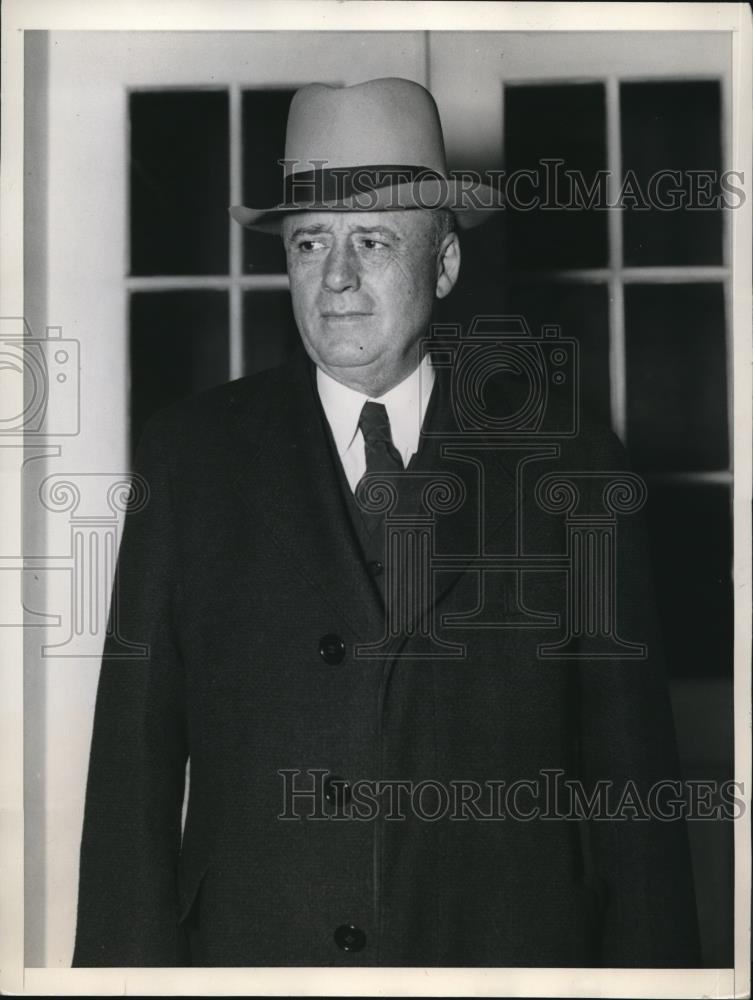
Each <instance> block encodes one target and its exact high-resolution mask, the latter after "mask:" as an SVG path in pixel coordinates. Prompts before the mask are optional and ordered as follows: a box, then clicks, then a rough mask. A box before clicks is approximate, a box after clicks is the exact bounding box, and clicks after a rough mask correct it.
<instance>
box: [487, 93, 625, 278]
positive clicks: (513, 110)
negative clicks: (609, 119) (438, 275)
mask: <svg viewBox="0 0 753 1000" xmlns="http://www.w3.org/2000/svg"><path fill="white" fill-rule="evenodd" d="M605 123H606V116H605V108H604V87H603V85H602V84H591V83H589V84H566V85H555V86H552V85H547V86H512V87H507V88H506V89H505V138H504V143H505V147H504V149H505V170H506V173H507V191H508V202H511V200H512V202H514V205H513V204H510V205H508V208H507V210H506V211H505V216H506V219H507V225H508V239H509V254H510V265H511V266H512V267H513V268H546V267H566V268H573V267H576V268H577V267H603V266H605V265H606V262H607V217H606V212H605V211H603V209H602V210H599V209H595V208H591V209H588V208H570V209H567V208H561V209H558V208H556V207H554V206H556V205H557V204H558V203H559V204H568V203H569V202H570V194H571V187H572V186H574V185H575V184H576V183H577V184H579V185H583V186H584V187H585V188H586V189H588V188H591V187H592V186H593V185H594V184H598V178H597V172H598V171H606V166H607V147H606V132H605V128H606V124H605ZM553 160H562V161H564V162H563V163H561V164H560V165H557V166H555V165H554V164H553V163H549V164H547V163H545V162H544V161H553ZM520 170H532V171H535V172H536V174H537V178H538V182H537V183H536V184H535V185H534V182H533V181H531V180H528V179H526V178H525V176H524V175H520V179H519V181H517V182H516V184H515V185H513V184H512V181H511V180H510V178H511V175H513V174H516V173H517V171H520ZM565 171H568V172H569V176H566V175H565ZM555 178H556V179H555ZM571 178H574V180H572V179H571ZM605 179H606V175H604V176H603V180H605ZM534 196H537V197H538V198H539V199H540V204H541V205H542V206H550V207H536V208H533V209H531V210H530V211H523V210H521V208H520V207H517V208H516V207H515V205H517V206H522V205H524V204H525V203H526V202H529V201H530V200H531V199H532V198H533V197H534ZM577 203H578V204H587V203H588V199H587V198H581V200H580V202H577Z"/></svg>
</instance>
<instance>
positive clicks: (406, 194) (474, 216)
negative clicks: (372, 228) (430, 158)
mask: <svg viewBox="0 0 753 1000" xmlns="http://www.w3.org/2000/svg"><path fill="white" fill-rule="evenodd" d="M417 208H423V209H443V208H446V209H449V210H450V211H452V212H453V214H454V215H455V218H456V219H457V223H458V225H459V226H460V228H461V229H472V228H473V227H475V226H480V225H481V224H482V223H483V222H486V220H487V219H488V218H489V217H490V216H491V213H492V212H495V211H499V210H500V209H501V208H502V205H501V204H500V198H499V192H498V191H496V190H495V189H494V188H492V187H490V186H489V185H487V184H474V185H473V186H472V187H469V186H468V185H463V184H462V183H460V182H458V181H457V180H455V179H454V178H441V179H438V180H437V179H434V178H431V179H427V180H423V181H416V182H408V183H404V184H393V185H390V186H389V187H384V188H376V189H373V190H370V191H368V192H364V193H362V194H359V195H355V196H353V197H350V198H343V199H340V200H337V201H320V202H311V203H308V204H302V203H300V204H299V203H295V204H294V203H290V204H282V205H275V206H274V207H272V208H248V207H246V206H245V205H231V206H230V210H229V211H230V215H231V216H232V217H233V219H235V221H236V222H238V223H240V225H242V226H244V227H245V228H246V229H253V230H256V231H258V232H264V233H276V234H279V232H280V227H281V225H282V220H283V218H284V217H285V216H286V215H291V214H293V213H297V212H391V211H402V210H405V209H417Z"/></svg>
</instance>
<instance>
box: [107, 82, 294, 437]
mask: <svg viewBox="0 0 753 1000" xmlns="http://www.w3.org/2000/svg"><path fill="white" fill-rule="evenodd" d="M293 93H294V90H293V89H288V88H275V89H266V90H265V89H242V88H240V87H237V86H236V87H232V88H220V89H214V90H212V89H206V88H202V89H195V90H194V89H180V90H168V89H154V90H138V91H133V92H132V93H131V94H130V97H129V114H130V172H129V186H130V198H131V212H130V236H131V238H130V276H129V278H128V279H127V282H126V284H127V288H128V291H129V354H130V370H131V391H130V416H131V421H130V432H131V448H132V449H133V448H134V447H135V445H136V444H137V442H138V440H139V437H140V435H141V431H142V430H143V426H144V423H145V421H146V420H147V419H148V418H149V416H150V415H151V414H152V413H154V412H155V411H156V410H158V409H160V408H162V407H164V406H166V405H168V404H169V403H171V402H173V401H175V400H177V399H180V398H182V397H185V396H189V395H192V394H193V393H196V392H200V391H201V390H203V389H208V388H211V387H212V386H214V385H218V384H220V383H222V382H226V381H228V379H231V378H238V377H239V376H241V375H246V374H250V373H252V372H255V371H260V370H263V369H264V368H270V367H272V366H273V365H275V364H278V363H279V362H280V361H282V360H283V359H284V357H285V355H286V353H287V352H288V351H289V350H290V349H291V348H292V346H293V344H294V343H295V340H296V337H297V334H296V330H295V324H294V322H293V318H292V312H291V309H290V299H289V294H288V292H287V276H286V274H285V256H284V252H283V249H282V245H281V243H280V241H279V240H278V239H277V238H275V237H273V236H269V235H267V234H263V233H255V232H252V231H250V230H246V229H241V228H240V227H239V226H238V225H237V224H236V223H233V222H232V221H231V219H230V217H229V215H228V211H227V209H228V205H230V204H231V203H237V202H243V203H244V204H260V205H265V204H272V203H274V202H276V201H278V200H279V199H280V196H281V191H282V168H281V167H280V166H279V165H278V164H277V160H278V159H279V158H281V157H282V156H283V155H284V148H285V123H286V120H287V112H288V106H289V104H290V99H291V97H292V95H293Z"/></svg>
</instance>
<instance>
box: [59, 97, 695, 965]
mask: <svg viewBox="0 0 753 1000" xmlns="http://www.w3.org/2000/svg"><path fill="white" fill-rule="evenodd" d="M286 161H287V162H286V196H285V200H284V201H283V202H282V203H281V204H279V205H277V206H275V207H273V208H271V209H250V208H241V207H235V208H233V209H232V212H233V215H234V216H235V218H236V219H237V220H238V221H240V222H241V223H242V224H244V225H251V226H256V227H258V228H262V229H268V230H271V231H274V232H278V233H280V235H281V237H282V239H283V241H284V245H285V249H286V253H287V261H288V272H289V275H290V288H291V294H292V301H293V309H294V313H295V318H296V322H297V324H298V328H299V330H300V334H301V340H302V344H303V348H304V349H305V350H301V351H299V352H298V353H297V354H296V355H295V356H294V357H293V358H292V359H291V360H290V361H289V362H288V363H286V364H285V365H284V366H282V367H280V368H278V369H275V370H272V371H268V372H264V373H262V374H260V375H254V376H251V377H248V378H244V379H240V380H238V381H236V382H233V383H230V384H229V385H225V386H222V387H220V388H218V389H215V390H213V391H211V392H209V393H205V394H203V395H202V396H200V397H197V398H195V399H193V400H190V401H188V402H184V403H181V404H178V405H176V406H174V407H171V408H170V409H168V410H166V411H164V412H163V413H161V414H159V415H157V416H156V417H155V418H153V420H152V421H151V423H150V425H149V426H148V428H147V430H146V432H145V433H144V435H143V439H142V441H141V444H140V447H139V451H138V457H137V461H136V472H137V473H138V474H139V475H140V476H141V477H143V480H144V481H145V483H146V485H147V487H148V500H147V502H146V503H145V504H143V506H142V507H141V509H136V507H134V509H133V510H132V511H130V512H129V514H128V516H127V520H126V525H125V530H124V535H123V541H122V546H121V552H120V558H119V565H118V573H117V582H116V587H115V589H114V592H113V621H115V620H117V625H118V629H119V631H120V633H121V634H122V635H124V636H127V638H128V639H129V640H131V641H132V642H134V641H135V642H141V643H143V644H144V648H145V655H144V656H143V657H142V658H141V659H136V660H119V659H118V658H117V656H116V653H117V646H116V644H115V643H114V642H113V641H112V640H111V639H110V638H108V640H107V644H106V646H105V654H104V658H103V666H102V672H101V677H100V684H99V690H98V696H97V705H96V715H95V723H94V734H93V741H92V752H91V763H90V772H89V781H88V788H87V801H86V812H85V818H84V829H83V837H82V847H81V875H80V894H79V907H78V928H77V938H76V949H75V955H74V964H76V965H112V966H123V965H143V966H147V965H158V966H159V965H162V966H169V965H191V964H193V965H216V966H230V965H249V966H251V965H260V966H275V965H300V966H313V965H338V966H348V965H384V966H401V965H414V966H415V965H426V966H432V965H434V966H436V965H447V966H527V965H528V966H530V965H536V966H589V965H608V966H644V965H647V966H672V965H680V966H682V965H693V964H697V961H698V942H697V928H696V918H695V903H694V897H693V888H692V881H691V876H690V869H689V860H688V850H687V842H686V836H685V830H684V827H683V824H682V820H681V819H678V818H677V816H676V815H674V814H673V815H671V816H669V815H667V802H666V796H665V798H664V799H663V800H662V809H663V812H662V816H661V817H660V818H657V817H656V816H652V815H648V814H646V815H642V813H641V810H643V809H644V803H643V798H642V797H643V796H645V795H646V793H647V792H648V791H649V790H650V789H652V788H655V786H656V784H657V782H668V781H670V780H671V779H674V778H676V774H677V760H676V753H675V748H674V742H673V731H672V720H671V712H670V707H669V701H668V696H667V688H666V682H665V679H664V677H663V673H662V666H661V662H660V658H659V651H658V645H657V643H658V637H657V634H656V627H655V623H654V620H653V616H652V614H651V610H650V605H651V602H650V597H649V596H648V594H647V570H646V553H645V548H644V542H643V537H642V535H641V532H640V527H639V522H638V521H637V519H636V517H635V516H634V515H632V514H628V515H626V516H625V517H617V515H616V514H615V511H616V510H620V509H623V510H626V509H628V508H629V504H627V502H626V501H625V497H624V492H625V490H627V491H628V492H629V490H630V489H632V488H635V489H638V486H636V477H631V476H630V473H629V472H628V471H626V470H625V462H624V456H623V453H622V452H621V450H620V448H619V445H618V444H617V443H616V441H615V439H614V437H613V436H612V435H611V434H610V433H609V432H604V431H600V430H599V429H598V428H595V427H592V426H590V425H588V424H587V423H586V422H585V420H580V421H577V420H576V422H575V424H573V423H572V418H573V413H572V408H571V406H570V404H571V403H572V398H573V397H572V396H571V395H568V392H567V391H564V393H563V394H562V396H561V399H560V398H559V397H558V395H557V392H556V391H555V387H556V385H558V384H560V385H561V384H562V383H567V382H568V379H569V380H570V381H571V380H572V369H571V368H570V367H568V363H569V362H568V358H569V355H568V354H567V351H566V350H565V349H564V347H563V345H562V344H560V342H559V341H557V342H555V343H553V344H549V346H548V347H547V348H546V350H544V348H542V346H541V344H538V345H537V346H536V347H535V349H533V347H531V349H530V350H529V346H530V345H528V344H527V343H526V341H525V338H523V339H522V340H521V336H522V335H521V334H520V330H518V331H517V333H515V329H517V328H515V329H514V330H513V334H514V335H513V336H512V340H511V339H510V337H509V336H508V337H507V340H505V335H504V330H502V332H501V333H500V330H499V329H497V328H496V327H495V329H496V333H494V332H493V335H492V336H487V339H486V340H484V338H483V337H480V338H478V341H474V342H473V344H471V343H470V341H469V340H468V338H467V337H466V338H462V337H460V338H458V337H455V339H454V340H453V337H452V335H449V336H448V337H446V338H445V340H444V341H443V340H442V338H439V339H436V338H434V339H432V338H431V337H429V333H430V320H431V312H432V306H433V303H434V301H435V299H436V298H441V297H443V296H446V295H447V294H448V293H449V292H450V291H451V290H452V288H453V286H454V284H455V282H456V279H457V276H458V270H459V266H460V248H459V240H458V236H457V233H456V231H455V226H456V223H457V224H458V225H459V226H460V227H461V228H464V227H466V226H468V225H473V224H476V223H478V222H480V221H483V218H484V214H485V208H486V207H487V206H488V204H489V196H490V194H491V192H489V191H484V190H480V189H477V190H475V191H474V192H467V191H465V192H464V191H463V190H462V189H461V188H460V187H459V185H457V184H456V183H455V182H454V181H452V180H451V179H450V178H449V177H448V175H447V171H446V167H445V163H444V150H443V143H442V135H441V129H440V125H439V119H438V115H437V112H436V108H435V106H434V102H433V100H432V98H431V96H430V95H429V94H428V92H427V91H425V90H424V89H423V88H422V87H419V86H418V85H417V84H415V83H411V82H409V81H406V80H394V79H391V80H376V81H370V82H368V83H364V84H360V85H358V86H354V87H345V88H333V87H325V86H321V85H313V86H311V87H306V88H304V89H303V90H301V91H299V92H298V94H297V95H296V97H295V99H294V101H293V104H292V106H291V111H290V119H289V122H288V135H287V146H286ZM469 194H472V195H473V197H472V198H471V197H466V195H469ZM494 322H495V323H498V324H499V323H502V326H504V322H503V321H502V320H495V321H494ZM492 326H494V323H493V324H492ZM487 333H488V331H487ZM508 334H509V331H508ZM516 337H517V340H516V339H515V338H516ZM550 348H551V350H550ZM469 351H470V353H469ZM542 351H543V353H542ZM542 358H543V359H544V364H543V368H542V366H541V364H540V362H541V359H542ZM537 359H538V360H537ZM531 365H532V366H533V367H532V368H531ZM527 366H528V367H527ZM537 366H538V367H537ZM547 366H549V367H552V366H554V367H552V371H551V372H550V371H549V367H547ZM557 366H559V368H557ZM555 368H556V369H557V370H556V371H555V370H554V369H555ZM539 370H543V371H544V374H545V382H546V384H545V386H544V388H545V389H546V392H545V393H544V395H543V396H540V398H538V403H537V404H536V405H537V406H538V407H539V411H540V413H539V417H540V419H539V417H537V416H535V414H534V417H531V413H532V412H533V411H532V410H531V407H530V406H529V405H528V404H527V403H526V402H525V398H524V394H523V395H521V393H523V389H522V388H521V379H520V377H515V372H516V371H517V374H518V376H519V375H520V374H521V373H523V374H525V373H526V372H528V373H529V374H531V372H533V373H534V374H535V372H536V371H539ZM563 372H564V373H565V374H563ZM550 374H551V378H550ZM523 381H525V380H523ZM550 383H551V384H550ZM550 389H551V391H549V390H550ZM562 400H564V402H562ZM534 410H535V407H534ZM544 410H546V414H544ZM537 412H538V411H537ZM542 428H543V430H542ZM568 476H569V477H570V479H569V480H568V478H567V477H568ZM610 477H611V480H614V482H613V483H612V485H614V483H616V484H617V489H618V493H619V490H622V491H623V493H622V494H620V495H619V496H616V495H613V493H611V492H610V489H611V486H610V481H611V480H610ZM565 482H569V483H570V487H567V486H563V483H565ZM573 484H574V485H573ZM568 489H569V490H570V492H568ZM578 490H580V493H579V494H578V496H579V497H580V499H579V500H578V501H577V504H576V502H575V501H574V500H572V498H573V497H574V496H575V494H576V492H577V491H578ZM563 498H564V499H563ZM571 501H572V502H571ZM605 504H606V507H605ZM610 504H611V506H610ZM620 504H622V508H621V507H620ZM599 505H601V506H599ZM634 506H637V504H636V505H634ZM592 508H598V509H597V513H596V522H594V523H595V524H596V528H594V530H593V531H592V533H591V535H589V536H588V537H586V536H585V535H583V533H582V530H581V526H582V517H583V516H584V514H583V512H585V514H586V515H587V514H588V512H589V510H591V509H592ZM568 511H569V512H570V514H571V515H572V516H571V518H570V521H566V515H567V514H568ZM579 517H580V518H581V521H579V520H578V518H579ZM599 518H600V520H599ZM589 524H591V522H589ZM579 531H580V532H581V534H578V532H579ZM568 532H569V533H568ZM578 539H580V540H581V541H583V539H585V541H584V545H585V546H586V549H585V550H584V551H586V552H587V553H590V555H588V556H587V558H586V560H585V561H584V562H582V563H578V562H577V559H578V552H579V551H580V550H579V549H577V544H578V543H577V540H578ZM589 546H590V548H589ZM594 546H596V547H597V548H594ZM599 546H600V547H599ZM610 546H611V547H610ZM594 553H596V554H597V555H594ZM589 560H590V562H589ZM599 560H601V561H599ZM596 563H598V567H597V568H596V569H595V568H594V566H595V565H596ZM578 566H580V569H579V570H578ZM574 567H575V568H574ZM599 567H600V569H599ZM602 570H603V573H602V575H601V576H599V573H600V572H601V571H602ZM594 578H598V580H599V581H600V584H599V585H600V587H601V590H598V591H597V592H596V593H595V596H594V595H593V594H591V595H590V596H591V597H593V601H594V603H593V608H595V609H596V610H595V611H594V612H593V615H592V616H591V617H590V618H589V617H588V615H587V616H586V618H587V621H586V626H585V627H584V628H576V627H575V624H574V623H575V620H576V618H577V617H578V615H579V614H580V613H581V611H582V607H581V605H582V604H583V602H584V601H586V604H587V599H590V598H589V594H587V593H586V592H585V591H584V589H583V588H584V586H586V585H587V583H588V581H593V579H594ZM588 585H590V584H588ZM610 588H611V589H610ZM600 602H601V603H600ZM602 604H603V606H602ZM587 607H588V608H591V605H588V604H587ZM592 610H593V609H592ZM116 611H117V613H116ZM589 614H590V612H589ZM594 615H595V616H596V617H595V618H594ZM596 619H598V622H596V624H594V622H595V621H596ZM597 626H598V627H597ZM189 760H190V781H189V786H190V788H189V795H188V803H187V811H186V814H185V820H184V828H183V830H182V824H181V819H182V815H181V814H182V806H183V801H184V787H185V772H186V763H187V761H189ZM605 787H607V788H608V789H609V790H615V789H616V790H617V792H616V793H615V794H616V798H615V799H613V800H612V805H613V806H614V804H615V802H617V804H618V806H620V807H621V808H618V809H617V812H616V814H615V812H614V810H613V811H612V813H611V818H610V817H608V816H606V815H601V814H600V812H599V810H600V808H601V807H602V806H604V805H605V801H606V800H605V801H602V800H601V799H599V800H598V801H597V800H596V798H595V796H596V793H597V792H598V793H599V795H601V792H602V791H603V790H604V788H605ZM670 787H673V786H670ZM458 789H459V790H460V792H459V798H458V795H456V793H457V792H458ZM542 789H545V790H546V792H547V795H546V797H545V798H546V801H543V800H542V799H541V792H542ZM624 789H628V791H629V796H628V797H627V798H626V792H625V791H624ZM553 790H554V791H556V792H557V795H560V796H561V795H562V793H563V791H564V790H568V792H569V793H570V798H571V799H572V793H573V791H575V793H576V799H577V800H578V802H580V804H581V806H583V803H584V802H585V803H586V805H587V808H573V807H572V802H570V804H569V805H568V804H567V803H565V801H564V798H560V799H559V800H558V801H554V799H555V798H556V797H557V796H556V795H555V796H554V798H553V797H552V795H551V794H549V793H551V792H552V791H553ZM665 791H666V788H665ZM451 796H452V804H451V805H450V806H449V807H448V808H446V807H447V806H448V803H449V802H450V797H451ZM589 803H590V805H589ZM655 806H656V809H658V805H656V803H655Z"/></svg>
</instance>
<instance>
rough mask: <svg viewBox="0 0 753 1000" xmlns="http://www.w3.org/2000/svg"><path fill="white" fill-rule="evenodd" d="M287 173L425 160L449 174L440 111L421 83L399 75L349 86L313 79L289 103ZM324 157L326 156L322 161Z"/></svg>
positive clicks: (414, 163) (426, 164) (418, 163)
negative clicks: (317, 168) (319, 81)
mask: <svg viewBox="0 0 753 1000" xmlns="http://www.w3.org/2000/svg"><path fill="white" fill-rule="evenodd" d="M285 159H286V161H288V162H287V163H286V165H285V172H286V174H295V173H300V172H305V171H309V170H313V169H315V161H318V162H316V166H323V167H324V168H325V169H326V168H332V167H361V166H379V165H393V166H407V165H412V166H422V167H428V168H429V169H430V170H435V171H437V173H440V174H443V175H444V176H446V175H447V164H446V160H445V150H444V140H443V138H442V125H441V123H440V120H439V112H438V111H437V106H436V104H435V102H434V98H433V97H432V96H431V94H430V93H429V92H428V90H426V89H425V88H424V87H422V86H421V85H420V84H418V83H414V82H413V81H411V80H402V79H399V78H397V77H386V78H383V79H379V80H369V81H367V82H366V83H359V84H355V85H354V86H351V87H333V86H329V85H327V84H322V83H313V84H310V85H309V86H307V87H303V88H302V89H301V90H299V91H297V92H296V94H295V96H294V97H293V100H292V102H291V104H290V113H289V115H288V128H287V135H286V140H285ZM322 161H323V162H322Z"/></svg>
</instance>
